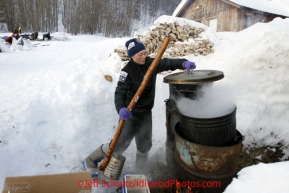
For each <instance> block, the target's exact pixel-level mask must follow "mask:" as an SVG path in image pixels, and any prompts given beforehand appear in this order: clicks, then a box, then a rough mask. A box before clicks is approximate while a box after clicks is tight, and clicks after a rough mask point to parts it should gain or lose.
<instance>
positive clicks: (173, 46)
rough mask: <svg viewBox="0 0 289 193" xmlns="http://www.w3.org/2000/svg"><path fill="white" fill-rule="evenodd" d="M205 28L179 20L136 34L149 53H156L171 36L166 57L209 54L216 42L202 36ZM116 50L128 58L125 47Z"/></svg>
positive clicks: (123, 57) (125, 58)
mask: <svg viewBox="0 0 289 193" xmlns="http://www.w3.org/2000/svg"><path fill="white" fill-rule="evenodd" d="M204 31H205V29H203V28H197V27H192V26H190V25H189V24H186V25H184V26H181V25H179V24H178V22H174V23H164V24H159V25H158V26H155V27H154V28H153V29H151V30H150V31H148V32H147V33H146V34H145V35H138V34H137V35H136V38H138V39H139V40H140V41H141V42H142V43H143V44H144V45H145V47H146V50H147V52H148V54H149V55H155V54H156V53H157V52H158V50H159V49H160V47H161V45H162V42H163V40H164V39H165V38H166V37H169V38H170V43H169V45H168V47H167V50H166V52H165V53H164V56H165V57H181V56H186V55H189V54H194V55H196V56H197V55H208V54H210V53H213V52H214V49H213V46H214V44H213V43H212V42H211V41H210V40H209V39H204V38H202V37H201V35H200V34H201V33H203V32H204ZM114 52H116V53H118V55H119V56H120V57H121V58H122V60H128V56H127V54H126V50H125V49H115V50H114Z"/></svg>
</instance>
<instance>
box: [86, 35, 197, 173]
mask: <svg viewBox="0 0 289 193" xmlns="http://www.w3.org/2000/svg"><path fill="white" fill-rule="evenodd" d="M125 46H126V48H127V55H128V56H129V58H130V61H129V62H128V64H127V65H126V66H125V67H124V68H123V69H122V70H121V72H120V77H119V81H118V83H117V87H116V90H115V98H114V103H115V108H116V111H117V112H118V114H119V116H120V118H121V119H123V120H126V121H125V123H124V126H123V128H122V132H121V134H120V137H119V139H118V142H117V144H116V147H115V149H114V152H115V153H118V154H122V153H123V152H124V151H125V150H126V149H127V148H128V146H129V145H130V143H131V141H132V140H133V138H134V137H135V142H136V148H137V152H136V170H137V171H138V172H144V171H145V167H146V163H147V157H148V152H149V150H150V149H151V147H152V111H151V110H152V108H153V106H154V98H155V86H156V77H157V74H158V73H160V72H163V71H167V70H176V69H184V68H185V69H187V70H188V73H189V71H190V70H191V69H195V68H196V65H195V63H194V62H190V61H187V60H186V59H168V58H164V59H161V60H160V62H159V64H158V66H157V68H156V69H155V70H154V72H153V73H152V76H151V77H150V79H149V82H148V84H147V86H146V88H145V90H144V91H143V93H142V95H141V96H140V98H139V99H138V101H137V103H136V105H135V107H134V108H133V110H132V111H130V110H129V109H127V108H126V107H127V106H128V105H129V103H130V101H131V100H132V98H133V96H134V95H135V93H136V91H137V90H138V88H139V86H140V85H141V83H142V81H143V78H144V76H145V74H146V72H147V70H148V68H149V66H150V65H151V64H152V62H153V60H154V59H153V58H150V57H149V56H147V51H146V49H145V46H144V45H143V44H142V43H141V42H140V41H139V40H138V39H136V38H134V39H130V40H128V41H127V42H126V43H125ZM108 148H109V144H104V145H102V146H100V147H99V148H98V149H96V150H95V151H94V152H92V153H91V154H90V155H89V156H88V157H87V158H86V159H85V161H84V162H83V163H84V167H85V168H86V169H87V170H90V171H92V172H97V167H98V162H100V161H101V160H102V159H103V158H104V156H105V152H106V151H107V150H108Z"/></svg>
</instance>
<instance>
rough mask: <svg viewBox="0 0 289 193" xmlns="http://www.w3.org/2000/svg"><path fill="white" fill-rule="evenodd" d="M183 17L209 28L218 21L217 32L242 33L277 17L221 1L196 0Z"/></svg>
mask: <svg viewBox="0 0 289 193" xmlns="http://www.w3.org/2000/svg"><path fill="white" fill-rule="evenodd" d="M182 17H184V18H187V19H191V20H194V21H197V22H200V23H203V24H205V25H207V26H209V22H210V20H211V19H217V31H234V32H237V31H240V30H243V29H245V28H247V27H249V26H251V25H253V24H255V23H258V22H269V21H272V20H273V19H274V17H277V16H276V15H273V14H268V13H264V12H262V11H258V10H253V9H250V8H245V7H242V6H238V5H236V6H233V5H230V4H228V3H225V2H223V1H221V0H195V1H194V2H193V3H192V4H191V5H190V6H189V7H188V8H187V10H186V11H185V13H184V15H182Z"/></svg>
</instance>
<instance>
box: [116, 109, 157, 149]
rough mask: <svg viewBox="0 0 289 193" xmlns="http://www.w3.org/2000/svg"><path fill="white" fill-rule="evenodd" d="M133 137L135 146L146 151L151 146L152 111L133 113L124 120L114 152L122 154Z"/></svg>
mask: <svg viewBox="0 0 289 193" xmlns="http://www.w3.org/2000/svg"><path fill="white" fill-rule="evenodd" d="M134 137H135V142H136V148H137V150H138V151H140V152H141V153H147V152H148V151H149V150H150V149H151V147H152V112H151V111H147V112H145V113H141V114H133V115H132V118H130V119H128V120H126V121H125V123H124V126H123V128H122V131H121V134H120V137H119V139H118V142H117V144H116V147H115V149H114V152H116V153H119V154H122V153H123V152H124V151H125V150H126V149H127V148H128V146H129V145H130V143H131V141H132V140H133V138H134Z"/></svg>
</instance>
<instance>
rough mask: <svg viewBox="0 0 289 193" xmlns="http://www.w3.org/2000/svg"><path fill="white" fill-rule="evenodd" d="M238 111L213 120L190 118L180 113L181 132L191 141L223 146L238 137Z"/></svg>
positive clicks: (234, 109)
mask: <svg viewBox="0 0 289 193" xmlns="http://www.w3.org/2000/svg"><path fill="white" fill-rule="evenodd" d="M236 110H237V107H236V106H235V108H233V111H232V112H230V113H229V114H227V115H224V116H220V117H213V118H195V117H188V116H185V115H183V114H181V113H180V130H181V132H182V133H183V134H184V136H185V138H186V139H187V140H189V141H192V142H195V143H198V144H202V145H210V146H223V145H227V144H228V143H230V142H231V141H232V140H233V139H234V137H235V136H236Z"/></svg>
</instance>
